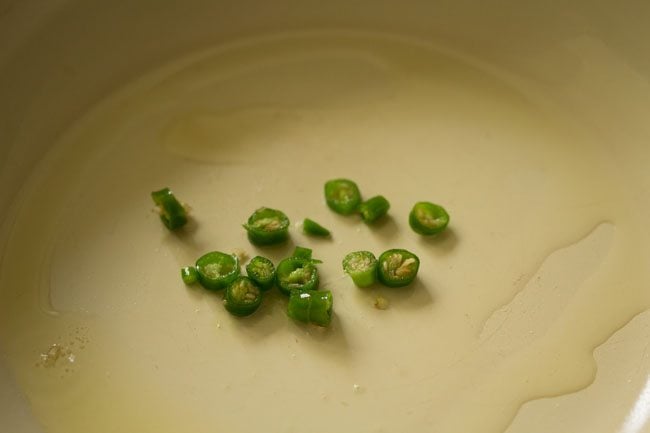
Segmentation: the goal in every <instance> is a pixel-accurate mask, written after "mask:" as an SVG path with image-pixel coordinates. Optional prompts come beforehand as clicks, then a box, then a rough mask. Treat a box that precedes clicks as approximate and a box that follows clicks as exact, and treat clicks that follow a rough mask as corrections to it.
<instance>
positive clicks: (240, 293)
mask: <svg viewBox="0 0 650 433" xmlns="http://www.w3.org/2000/svg"><path fill="white" fill-rule="evenodd" d="M261 304H262V291H261V290H260V288H259V287H258V286H257V284H255V282H254V281H253V280H252V279H250V278H248V277H243V276H242V277H237V279H235V281H233V282H232V283H230V285H228V287H227V288H226V295H225V296H224V300H223V305H224V307H226V310H228V312H230V313H231V314H233V315H235V316H240V317H243V316H249V315H251V314H253V313H254V312H255V311H256V310H257V309H258V308H259V306H260V305H261Z"/></svg>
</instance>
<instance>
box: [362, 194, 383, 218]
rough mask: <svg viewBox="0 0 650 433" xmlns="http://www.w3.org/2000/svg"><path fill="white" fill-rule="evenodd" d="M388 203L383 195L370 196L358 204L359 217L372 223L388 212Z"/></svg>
mask: <svg viewBox="0 0 650 433" xmlns="http://www.w3.org/2000/svg"><path fill="white" fill-rule="evenodd" d="M388 209H390V203H389V202H388V200H386V197H384V196H383V195H378V196H375V197H373V198H370V199H368V200H366V201H364V202H363V203H361V204H360V205H359V213H360V214H361V218H362V219H363V220H364V221H365V222H367V223H373V222H375V221H377V220H378V219H379V218H381V217H383V216H384V215H386V214H387V213H388Z"/></svg>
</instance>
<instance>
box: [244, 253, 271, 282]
mask: <svg viewBox="0 0 650 433" xmlns="http://www.w3.org/2000/svg"><path fill="white" fill-rule="evenodd" d="M246 274H248V277H249V278H250V279H251V280H253V281H254V282H255V283H256V284H257V285H258V286H259V287H260V289H262V290H269V289H270V288H271V287H273V283H274V282H275V266H273V262H272V261H271V260H269V259H267V258H266V257H262V256H255V257H253V258H252V259H251V261H250V262H249V263H248V264H247V265H246Z"/></svg>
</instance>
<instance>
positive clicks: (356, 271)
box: [343, 251, 377, 287]
mask: <svg viewBox="0 0 650 433" xmlns="http://www.w3.org/2000/svg"><path fill="white" fill-rule="evenodd" d="M343 270H344V271H345V273H346V274H348V275H349V276H350V277H351V278H352V281H353V282H354V284H355V285H356V286H357V287H368V286H371V285H373V284H374V283H375V281H376V280H377V258H376V257H375V255H374V254H373V253H371V252H370V251H354V252H352V253H350V254H348V255H347V256H345V258H344V259H343Z"/></svg>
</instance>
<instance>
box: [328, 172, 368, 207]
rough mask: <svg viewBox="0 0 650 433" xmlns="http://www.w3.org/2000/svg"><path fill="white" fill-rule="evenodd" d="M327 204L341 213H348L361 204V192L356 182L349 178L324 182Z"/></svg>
mask: <svg viewBox="0 0 650 433" xmlns="http://www.w3.org/2000/svg"><path fill="white" fill-rule="evenodd" d="M325 201H326V202H327V206H329V208H330V209H332V210H333V211H334V212H336V213H339V214H341V215H350V214H352V213H354V212H356V211H357V209H358V208H359V204H361V193H360V192H359V187H358V186H357V184H356V183H354V182H353V181H351V180H349V179H333V180H330V181H327V182H326V183H325Z"/></svg>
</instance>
